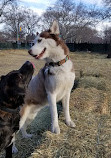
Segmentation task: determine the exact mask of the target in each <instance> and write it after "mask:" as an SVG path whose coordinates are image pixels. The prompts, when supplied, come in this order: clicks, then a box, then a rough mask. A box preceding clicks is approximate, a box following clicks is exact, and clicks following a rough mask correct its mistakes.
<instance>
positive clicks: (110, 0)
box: [103, 0, 111, 58]
mask: <svg viewBox="0 0 111 158" xmlns="http://www.w3.org/2000/svg"><path fill="white" fill-rule="evenodd" d="M103 2H104V5H105V7H106V9H105V11H104V18H105V19H107V20H109V22H111V0H103ZM108 32H109V33H108ZM110 33H111V31H110V28H109V30H106V32H105V34H109V41H110V42H109V43H110V47H109V52H108V56H107V58H111V34H110Z"/></svg>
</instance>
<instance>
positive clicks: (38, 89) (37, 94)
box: [20, 21, 75, 137]
mask: <svg viewBox="0 0 111 158" xmlns="http://www.w3.org/2000/svg"><path fill="white" fill-rule="evenodd" d="M28 52H29V54H30V55H31V56H33V57H34V58H35V59H36V60H45V61H46V64H45V66H44V67H43V68H42V69H41V70H40V71H39V73H38V74H37V75H36V76H35V77H34V78H33V79H32V80H31V82H30V83H29V86H28V90H27V93H26V97H25V105H24V107H23V108H22V111H21V121H20V129H21V130H22V134H23V136H24V137H30V136H31V135H30V134H27V132H26V127H27V125H28V124H29V123H30V122H31V120H32V119H34V118H35V116H36V115H37V113H38V111H40V110H41V108H43V107H44V105H48V104H49V107H50V112H51V121H52V126H51V131H52V132H53V133H56V134H59V133H60V128H59V125H58V113H57V106H56V102H58V101H60V100H61V101H62V105H63V110H64V115H65V122H66V124H67V125H68V126H70V127H75V124H74V122H73V121H72V120H71V117H70V113H69V99H70V92H71V89H72V87H73V84H74V79H75V72H74V69H73V63H72V61H71V60H70V58H69V55H68V54H69V49H68V47H67V46H66V44H65V43H64V42H63V41H62V39H61V38H60V37H59V26H58V23H57V21H54V22H53V24H52V26H51V27H50V29H49V30H47V31H44V32H42V33H40V34H39V35H38V37H37V41H36V43H35V45H34V46H32V48H31V49H30V50H29V51H28Z"/></svg>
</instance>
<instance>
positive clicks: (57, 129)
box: [51, 126, 60, 134]
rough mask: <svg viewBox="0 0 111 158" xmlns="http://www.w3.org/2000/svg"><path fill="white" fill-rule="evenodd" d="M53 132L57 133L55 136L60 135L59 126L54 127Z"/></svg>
mask: <svg viewBox="0 0 111 158" xmlns="http://www.w3.org/2000/svg"><path fill="white" fill-rule="evenodd" d="M51 131H52V132H53V133H55V134H60V128H59V126H56V127H54V126H52V129H51Z"/></svg>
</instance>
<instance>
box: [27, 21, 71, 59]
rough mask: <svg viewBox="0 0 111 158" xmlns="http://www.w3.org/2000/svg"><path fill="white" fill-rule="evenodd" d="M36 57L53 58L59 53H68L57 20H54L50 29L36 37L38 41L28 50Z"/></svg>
mask: <svg viewBox="0 0 111 158" xmlns="http://www.w3.org/2000/svg"><path fill="white" fill-rule="evenodd" d="M28 52H29V54H30V55H32V56H33V57H35V58H36V59H47V58H48V59H52V60H55V58H56V57H57V56H59V55H61V53H62V54H64V55H67V54H68V53H69V50H68V48H67V46H66V45H65V44H64V42H63V41H62V40H61V38H60V37H59V26H58V23H57V22H56V21H54V22H53V24H52V26H51V27H50V28H49V30H47V31H44V32H42V33H40V34H39V35H38V36H37V38H36V43H35V45H34V46H32V48H31V49H30V50H29V51H28Z"/></svg>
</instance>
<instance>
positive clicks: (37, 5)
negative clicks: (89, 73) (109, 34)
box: [0, 0, 108, 31]
mask: <svg viewBox="0 0 111 158" xmlns="http://www.w3.org/2000/svg"><path fill="white" fill-rule="evenodd" d="M18 2H19V5H21V6H24V7H27V8H30V9H32V10H33V11H34V12H36V13H37V14H38V15H42V13H43V12H45V10H46V9H47V7H50V6H53V5H54V3H55V2H56V0H18ZM74 2H76V3H80V2H82V3H84V4H85V5H86V6H90V5H96V7H99V8H101V7H103V4H102V0H74ZM105 25H106V24H105ZM107 25H108V23H107ZM102 27H104V24H103V23H100V24H98V26H97V28H96V29H97V30H98V31H101V30H102ZM1 28H3V26H2V25H0V29H1Z"/></svg>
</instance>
